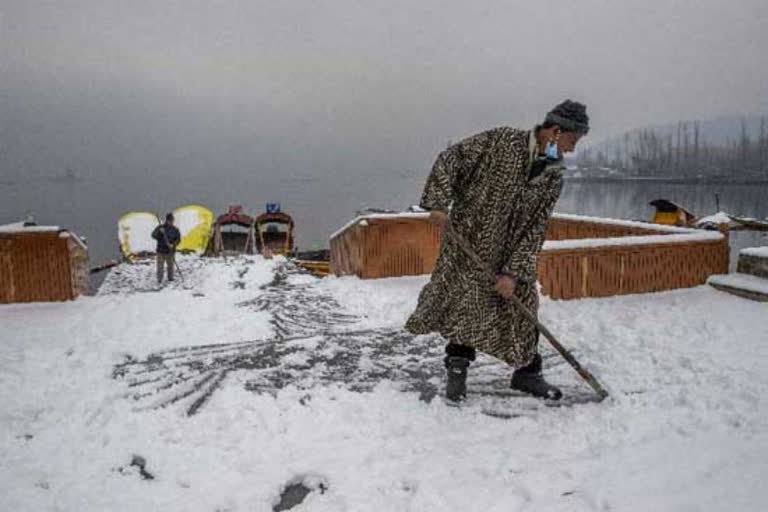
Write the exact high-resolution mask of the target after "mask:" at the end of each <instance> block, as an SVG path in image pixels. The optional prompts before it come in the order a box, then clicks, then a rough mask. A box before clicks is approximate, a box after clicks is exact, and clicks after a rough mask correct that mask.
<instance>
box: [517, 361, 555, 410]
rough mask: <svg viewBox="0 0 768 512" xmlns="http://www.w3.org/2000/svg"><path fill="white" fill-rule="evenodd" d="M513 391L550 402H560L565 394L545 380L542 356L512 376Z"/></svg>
mask: <svg viewBox="0 0 768 512" xmlns="http://www.w3.org/2000/svg"><path fill="white" fill-rule="evenodd" d="M510 387H511V388H512V389H516V390H518V391H522V392H524V393H528V394H530V395H533V396H535V397H537V398H546V399H548V400H560V399H561V398H562V397H563V392H562V391H560V390H559V389H558V388H557V387H555V386H553V385H552V384H550V383H548V382H547V381H546V380H544V376H543V375H542V374H541V355H539V354H536V355H535V356H534V357H533V361H531V362H530V363H529V364H528V365H527V366H523V367H522V368H518V369H517V370H515V372H514V373H513V374H512V382H511V383H510Z"/></svg>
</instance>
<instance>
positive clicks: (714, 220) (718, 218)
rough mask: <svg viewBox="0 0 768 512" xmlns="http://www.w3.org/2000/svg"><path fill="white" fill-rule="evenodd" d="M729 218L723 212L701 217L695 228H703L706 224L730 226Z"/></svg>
mask: <svg viewBox="0 0 768 512" xmlns="http://www.w3.org/2000/svg"><path fill="white" fill-rule="evenodd" d="M730 222H731V217H730V216H729V215H728V214H727V213H725V212H722V211H721V212H717V213H715V214H712V215H708V216H706V217H702V218H700V219H699V220H697V221H696V226H704V225H706V224H730Z"/></svg>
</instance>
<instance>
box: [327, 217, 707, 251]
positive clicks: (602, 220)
mask: <svg viewBox="0 0 768 512" xmlns="http://www.w3.org/2000/svg"><path fill="white" fill-rule="evenodd" d="M552 217H553V218H555V219H563V220H573V221H579V222H592V223H599V224H608V225H613V226H624V227H630V228H642V229H649V230H653V231H658V232H659V233H674V234H698V233H701V232H700V231H699V230H696V229H691V228H681V227H677V226H665V225H662V224H650V223H647V222H638V221H633V220H623V219H611V218H608V217H590V216H587V215H573V214H570V213H555V214H553V215H552ZM428 218H429V213H428V212H427V213H420V212H403V213H376V214H370V215H360V216H358V217H355V218H354V219H352V220H351V221H349V222H348V223H346V224H345V225H344V226H342V227H341V228H339V229H338V230H336V231H335V232H334V233H332V234H331V236H330V239H331V240H332V239H334V238H336V237H337V236H339V235H340V234H341V233H343V232H344V231H346V230H347V229H349V228H350V227H352V226H355V225H357V224H362V225H365V224H363V223H364V222H366V221H367V220H370V219H384V220H397V219H428ZM653 243H655V242H653ZM580 247H581V246H580Z"/></svg>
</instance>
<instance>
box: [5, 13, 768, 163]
mask: <svg viewBox="0 0 768 512" xmlns="http://www.w3.org/2000/svg"><path fill="white" fill-rule="evenodd" d="M766 27H768V2H766V1H765V0H731V1H727V0H723V1H713V0H697V1H693V0H689V1H661V0H659V1H653V0H646V1H623V0H622V1H599V0H579V1H552V0H546V1H540V0H536V1H528V2H522V1H516V2H512V1H508V2H502V1H471V2H466V1H465V2H448V1H436V0H418V1H413V0H411V1H403V0H388V1H381V2H365V1H359V0H354V1H353V0H321V1H311V2H310V1H302V2H299V1H276V0H272V1H256V0H232V1H228V2H227V1H213V0H210V1H206V2H203V1H198V0H173V1H164V0H151V1H148V0H130V1H127V0H126V1H119V2H118V1H114V0H79V1H78V0H50V1H33V0H18V1H16V0H0V116H1V117H0V123H1V124H0V173H2V174H6V175H8V174H10V175H11V176H13V175H14V173H16V174H18V173H25V174H29V173H32V174H34V173H36V172H48V170H50V169H51V168H55V167H56V166H62V165H70V166H83V167H86V168H90V169H95V168H97V169H99V170H100V171H99V172H102V173H107V174H108V173H125V172H138V171H141V172H145V173H154V172H157V173H171V174H173V173H178V172H187V173H192V174H204V173H210V172H219V173H224V174H226V173H243V172H251V171H253V169H254V168H258V169H259V171H258V172H262V173H267V174H269V173H279V174H287V175H296V176H302V175H304V174H307V173H309V174H312V173H322V174H323V175H328V176H331V177H333V176H335V174H334V173H339V175H340V176H341V175H347V174H345V173H349V172H353V171H355V170H359V171H361V172H362V171H365V170H368V171H370V170H399V169H413V168H425V167H427V166H429V165H430V164H431V161H432V159H433V158H434V154H435V152H436V151H438V150H439V149H440V148H442V147H444V146H445V144H446V143H448V141H450V140H458V139H459V138H461V137H463V136H467V135H470V134H472V133H473V132H476V131H479V130H481V129H485V128H490V127H492V126H497V125H502V124H504V125H512V126H518V127H526V128H527V127H529V126H531V125H533V124H534V123H535V122H537V121H539V120H541V118H542V117H543V115H544V113H546V111H547V110H548V109H549V108H551V107H552V106H553V105H554V104H556V103H557V102H559V101H561V100H562V99H565V98H572V99H576V100H579V101H582V102H585V103H586V104H587V105H588V109H589V114H590V116H591V118H592V125H593V133H592V134H591V135H590V138H592V139H593V140H595V139H599V138H600V137H604V136H606V135H610V134H613V133H617V132H619V131H622V130H625V129H628V128H632V127H639V126H645V125H649V124H659V123H665V122H673V121H676V120H678V119H705V118H713V117H717V116H722V115H748V114H756V113H764V112H768V66H766V65H765V62H766V57H765V54H764V52H765V51H766V49H767V48H768V30H766ZM65 162H66V163H65Z"/></svg>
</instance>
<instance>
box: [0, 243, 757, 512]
mask: <svg viewBox="0 0 768 512" xmlns="http://www.w3.org/2000/svg"><path fill="white" fill-rule="evenodd" d="M181 266H182V271H183V273H184V282H183V283H182V282H176V283H174V284H173V286H169V287H165V288H162V289H159V290H158V289H157V287H156V286H155V285H154V283H153V282H152V280H153V279H154V268H153V267H152V266H151V265H135V266H130V267H127V266H121V267H119V268H118V270H117V271H115V272H113V273H112V274H111V275H110V276H109V277H108V278H107V280H106V281H105V283H104V285H103V287H102V291H101V293H100V294H99V295H98V296H96V297H83V298H80V299H78V300H77V301H74V302H68V303H54V304H25V305H7V306H0V397H2V402H0V404H1V405H2V408H0V431H1V432H2V434H1V435H0V482H2V483H1V484H0V510H25V511H26V510H30V511H32V510H34V511H38V510H64V511H70V510H72V511H74V510H77V511H88V510H93V511H105V510H109V511H121V510H126V511H135V510H147V511H148V510H184V511H188V510H189V511H197V510H200V511H210V512H213V511H262V510H264V511H269V510H272V508H273V506H274V505H275V504H276V503H277V501H278V500H279V497H280V494H281V491H282V490H283V489H284V488H285V486H286V485H288V484H290V483H295V482H300V481H304V482H305V483H306V485H308V486H310V487H315V488H317V490H316V491H315V492H312V493H311V494H309V496H308V497H307V498H306V499H305V500H304V502H303V503H302V504H301V505H298V506H297V507H295V508H294V509H292V510H304V511H307V510H312V511H364V510H375V511H390V510H391V511H405V510H411V511H419V512H421V511H431V510H435V511H452V510H456V511H469V510H471V511H513V510H561V511H582V510H600V511H607V510H621V511H625V510H630V511H632V510H637V511H648V510H653V511H663V510H674V511H685V510H690V511H698V510H727V511H746V510H749V511H752V510H754V511H760V510H766V509H767V508H768V488H767V487H766V486H765V485H764V484H763V479H764V475H766V474H768V415H766V413H765V408H764V406H765V398H764V395H765V392H766V390H768V305H766V304H761V303H755V302H750V301H747V300H744V299H740V298H737V297H733V296H730V295H728V294H725V293H721V292H718V291H716V290H714V289H711V288H709V287H699V288H695V289H691V290H680V291H673V292H665V293H659V294H648V295H636V296H625V297H617V298H610V299H592V300H580V301H568V302H565V301H558V302H553V301H548V300H546V299H544V301H543V303H542V310H541V318H542V320H543V321H544V322H545V323H547V324H548V325H549V326H550V329H551V330H552V331H553V332H555V333H556V334H558V335H560V337H561V339H562V341H563V342H564V343H565V344H566V345H567V346H569V347H571V348H572V349H573V351H574V353H575V354H576V355H577V357H578V358H579V359H580V361H581V362H582V363H583V364H584V365H585V366H587V367H588V368H590V369H591V370H592V371H593V373H595V374H596V375H597V376H598V377H599V378H600V379H601V381H602V382H603V383H604V384H605V386H606V387H607V388H608V389H609V391H610V392H611V394H612V398H611V399H609V400H608V401H606V402H603V403H600V404H597V403H592V402H589V401H585V400H573V401H572V402H570V405H567V406H563V407H549V406H546V405H545V404H542V403H540V402H537V401H535V400H532V399H528V398H521V397H517V396H514V395H511V394H510V395H504V391H503V390H504V389H505V387H506V383H507V379H508V376H509V373H508V370H507V369H505V368H504V367H503V365H501V364H499V363H498V362H494V361H492V360H490V359H489V358H480V359H479V360H478V361H477V362H476V363H475V364H474V365H473V367H472V368H471V370H470V371H471V373H470V388H471V391H472V392H473V393H476V394H475V395H474V396H475V398H476V402H473V401H471V402H470V405H469V406H467V407H465V408H462V409H457V408H453V407H448V406H446V405H445V404H444V403H443V402H442V400H440V399H439V398H434V395H435V393H436V392H439V390H440V386H441V379H442V370H441V369H440V357H441V354H440V350H441V343H440V340H439V339H436V338H434V337H419V338H415V339H414V338H413V337H410V336H409V335H407V334H406V333H403V332H402V330H401V326H402V324H403V322H404V320H405V319H406V318H407V315H408V314H409V312H410V311H411V310H412V309H413V307H414V305H415V303H416V299H417V296H418V291H419V289H420V287H421V286H422V285H423V284H424V282H425V278H422V277H418V278H403V279H386V280H377V281H360V280H357V279H355V278H341V279H336V278H329V279H325V280H316V279H314V278H312V277H309V276H307V275H306V274H301V273H299V272H297V271H296V270H295V269H293V268H292V267H291V266H290V265H288V264H286V262H285V261H284V260H282V259H276V260H273V261H269V262H267V261H264V260H262V259H261V258H258V257H254V258H248V259H234V260H227V261H223V260H214V261H210V260H209V261H207V262H205V261H203V260H198V259H193V258H187V259H183V260H182V261H181ZM545 365H546V375H547V377H548V378H550V379H551V380H552V381H554V382H555V383H558V384H560V385H562V386H563V387H564V389H565V390H566V393H567V394H568V395H570V396H575V397H581V398H583V397H587V396H589V389H588V388H587V387H586V386H585V385H583V384H581V383H580V382H579V380H578V379H577V377H576V376H575V374H574V373H573V372H572V371H571V370H570V369H569V367H567V366H566V365H565V364H563V363H562V361H561V360H560V359H559V358H558V357H556V356H554V355H553V354H552V353H551V352H550V351H547V352H546V353H545ZM582 402H583V403H582ZM473 403H476V404H479V405H477V406H475V405H472V404H473ZM489 408H490V409H493V410H497V409H498V410H502V411H503V412H505V413H507V414H506V415H501V417H500V416H497V415H489V414H488V411H489ZM134 455H139V456H141V457H143V458H144V459H145V460H146V467H145V469H146V471H147V472H148V473H150V474H151V475H152V476H154V478H153V479H143V478H142V477H141V475H140V474H139V470H138V468H137V467H135V466H131V465H130V463H131V460H132V458H133V456H134ZM321 484H322V487H323V489H322V492H321V489H320V486H321Z"/></svg>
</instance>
